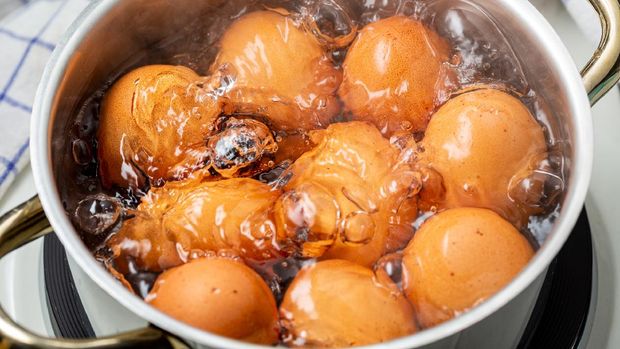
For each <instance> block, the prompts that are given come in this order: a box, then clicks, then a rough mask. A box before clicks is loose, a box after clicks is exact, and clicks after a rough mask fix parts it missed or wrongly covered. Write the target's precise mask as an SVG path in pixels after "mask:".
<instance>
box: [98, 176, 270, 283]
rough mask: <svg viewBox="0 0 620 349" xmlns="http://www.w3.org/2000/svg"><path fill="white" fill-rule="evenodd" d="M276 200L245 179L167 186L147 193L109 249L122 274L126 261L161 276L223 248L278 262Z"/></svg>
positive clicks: (258, 184)
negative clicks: (193, 257) (275, 224)
mask: <svg viewBox="0 0 620 349" xmlns="http://www.w3.org/2000/svg"><path fill="white" fill-rule="evenodd" d="M279 195H280V192H279V191H277V190H273V189H271V187H269V186H268V185H266V184H263V183H261V182H259V181H256V180H254V179H248V178H233V179H226V180H220V181H213V182H200V181H198V180H193V179H192V180H184V181H179V182H169V183H167V184H166V185H164V186H163V187H161V188H153V189H151V191H150V192H149V193H148V195H147V196H145V197H144V198H143V199H142V202H141V203H140V205H139V206H138V209H137V210H135V211H134V212H132V214H133V216H134V217H133V218H129V219H127V220H125V221H124V222H123V225H122V227H121V229H120V230H119V231H118V232H117V233H116V234H114V235H113V236H112V237H111V238H110V239H109V240H108V242H107V244H108V246H109V247H110V248H111V250H112V251H113V252H114V256H115V257H116V260H117V263H118V264H119V265H118V269H120V270H121V271H123V270H124V268H123V265H122V263H123V261H125V260H127V259H128V258H131V259H133V260H134V261H135V263H136V265H137V266H138V268H139V269H141V270H148V271H160V270H165V269H167V268H170V267H173V266H176V265H179V264H181V263H183V262H185V261H187V260H188V258H189V256H190V255H191V254H198V255H200V254H204V253H206V252H209V251H216V252H217V251H220V250H225V249H231V250H234V251H235V252H236V253H237V254H239V255H240V256H242V257H244V258H248V259H256V260H264V259H270V258H274V257H278V256H280V252H279V250H278V247H277V243H276V238H277V237H276V233H275V226H274V223H273V222H272V217H271V216H272V213H271V208H272V206H273V203H274V202H275V200H276V199H277V198H278V196H279Z"/></svg>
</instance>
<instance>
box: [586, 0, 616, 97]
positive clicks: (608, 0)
mask: <svg viewBox="0 0 620 349" xmlns="http://www.w3.org/2000/svg"><path fill="white" fill-rule="evenodd" d="M589 1H590V3H591V4H592V6H593V7H594V9H595V10H596V12H598V15H599V17H600V20H601V29H602V30H601V32H602V35H601V41H600V42H599V45H598V48H597V49H596V51H595V52H594V54H593V55H592V58H590V61H589V62H588V63H587V64H586V66H585V67H584V68H583V69H582V70H581V76H582V77H583V84H584V85H585V88H586V91H587V92H588V97H589V99H590V104H592V105H594V104H595V103H596V102H598V100H599V99H601V97H603V96H604V95H605V94H606V93H607V92H608V91H609V90H610V89H611V88H612V87H614V86H615V85H616V84H617V83H618V80H620V2H619V1H618V0H589Z"/></svg>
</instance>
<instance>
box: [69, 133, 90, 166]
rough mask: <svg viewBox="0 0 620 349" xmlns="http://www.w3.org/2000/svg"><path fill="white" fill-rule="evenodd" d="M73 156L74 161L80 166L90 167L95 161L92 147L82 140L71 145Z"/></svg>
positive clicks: (77, 140)
mask: <svg viewBox="0 0 620 349" xmlns="http://www.w3.org/2000/svg"><path fill="white" fill-rule="evenodd" d="M71 154H72V155H73V161H75V163H76V164H78V165H88V164H90V163H91V161H92V160H93V153H92V150H91V148H90V145H89V144H88V143H86V141H84V140H82V139H76V140H74V141H73V142H72V143H71Z"/></svg>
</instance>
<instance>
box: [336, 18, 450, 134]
mask: <svg viewBox="0 0 620 349" xmlns="http://www.w3.org/2000/svg"><path fill="white" fill-rule="evenodd" d="M449 54H450V48H449V46H448V44H447V42H446V41H444V40H443V39H442V38H441V37H439V35H438V34H437V33H435V32H434V31H433V30H431V29H429V28H428V27H426V26H425V25H424V24H422V23H420V22H418V21H416V20H413V19H410V18H407V17H404V16H394V17H389V18H386V19H382V20H379V21H377V22H374V23H370V24H368V25H366V26H365V27H364V28H363V29H362V30H361V31H360V32H359V34H358V36H357V38H356V39H355V41H354V42H353V44H352V45H351V48H350V49H349V52H348V53H347V56H346V58H345V61H344V65H343V80H342V85H341V86H340V89H339V91H338V93H339V95H340V98H341V99H342V101H343V102H344V104H345V107H346V109H348V110H349V111H350V112H351V113H352V114H353V117H354V118H355V119H358V120H366V121H370V122H372V123H374V124H375V125H376V126H377V127H378V128H379V129H380V130H381V132H382V133H384V134H392V133H393V132H395V131H398V130H406V131H414V132H419V131H424V128H425V127H426V124H427V123H428V119H429V117H430V115H431V113H432V112H433V109H434V108H435V105H436V95H437V88H438V87H439V86H441V85H442V83H443V82H444V80H445V79H446V77H447V75H446V74H445V71H444V69H442V64H443V63H444V62H447V61H448V59H449Z"/></svg>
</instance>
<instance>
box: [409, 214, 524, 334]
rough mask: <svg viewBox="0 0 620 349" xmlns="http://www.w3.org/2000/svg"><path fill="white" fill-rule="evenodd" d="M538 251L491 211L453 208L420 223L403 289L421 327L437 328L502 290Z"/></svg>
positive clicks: (411, 250) (412, 241) (411, 244)
mask: <svg viewBox="0 0 620 349" xmlns="http://www.w3.org/2000/svg"><path fill="white" fill-rule="evenodd" d="M533 254H534V251H533V249H532V246H531V245H530V244H529V243H528V241H527V240H526V239H525V237H524V236H523V235H522V234H521V233H519V231H518V230H517V229H515V227H514V226H512V225H511V224H510V223H509V222H507V221H506V220H504V219H503V218H502V217H500V216H499V215H498V214H496V213H495V212H493V211H491V210H487V209H482V208H454V209H450V210H446V211H443V212H441V213H439V214H437V215H436V216H434V217H431V218H430V219H428V220H427V221H426V222H424V223H423V224H422V226H421V227H420V229H419V230H418V231H417V232H416V234H415V235H414V237H413V239H412V240H411V242H410V243H409V245H408V246H407V248H406V249H405V251H404V257H403V286H404V289H405V293H406V295H407V297H408V298H409V300H410V301H411V303H412V304H413V306H414V308H415V311H416V316H417V319H418V321H419V323H420V325H422V326H423V327H429V326H433V325H437V324H439V323H441V322H444V321H447V320H449V319H451V318H453V317H454V316H457V315H458V314H460V313H462V312H463V311H466V310H468V309H469V308H471V307H473V306H476V305H477V304H479V303H480V302H482V301H484V300H485V299H487V298H488V297H490V296H492V295H493V294H494V293H496V292H497V291H499V290H500V289H502V288H503V287H504V286H505V285H506V284H508V283H509V282H510V281H511V280H512V279H513V278H514V277H515V275H517V273H519V272H520V271H521V269H523V267H524V266H525V265H526V264H527V262H528V261H529V260H530V258H532V255H533Z"/></svg>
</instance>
